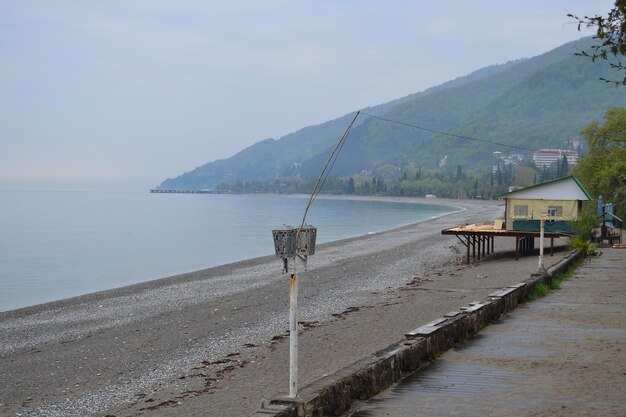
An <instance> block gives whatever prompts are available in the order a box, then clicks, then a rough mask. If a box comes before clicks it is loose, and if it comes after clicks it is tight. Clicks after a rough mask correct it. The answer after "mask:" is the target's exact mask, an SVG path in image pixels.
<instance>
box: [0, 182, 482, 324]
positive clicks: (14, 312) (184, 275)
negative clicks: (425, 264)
mask: <svg viewBox="0 0 626 417" xmlns="http://www.w3.org/2000/svg"><path fill="white" fill-rule="evenodd" d="M277 195H281V194H277ZM293 195H294V196H298V197H307V198H308V195H306V194H293ZM318 198H322V199H328V200H348V201H350V200H354V201H381V202H390V203H414V204H433V205H441V206H448V207H455V208H457V209H458V210H454V211H449V212H445V213H443V214H441V215H438V216H434V217H430V218H428V219H424V220H421V221H418V222H414V223H408V224H404V225H400V226H396V227H393V228H390V229H385V230H381V231H377V232H369V233H367V234H363V235H358V236H352V237H347V238H343V239H338V240H333V241H330V242H324V243H321V244H318V245H317V247H318V248H320V249H321V248H324V247H325V246H326V245H341V244H343V243H346V242H350V241H353V240H355V239H362V238H366V237H368V236H372V235H378V234H381V233H387V232H393V231H395V230H399V229H402V228H405V227H410V226H413V225H416V224H420V223H423V222H429V221H431V220H435V219H438V218H441V217H444V216H449V215H453V214H455V213H460V212H463V211H465V210H467V209H468V208H469V207H471V206H472V204H462V203H461V202H465V200H456V199H439V200H445V201H446V203H443V204H437V203H434V202H433V201H432V200H433V199H426V198H422V197H388V196H335V195H330V194H329V195H326V194H321V195H320V196H319V197H318ZM468 201H476V202H479V201H480V202H482V203H485V202H486V201H488V200H468ZM452 202H454V203H455V204H451V203H452ZM270 259H276V258H275V255H263V256H257V257H253V258H246V259H242V260H239V261H234V262H228V263H225V264H219V265H214V266H209V267H206V268H201V269H198V270H192V271H188V272H181V273H177V274H174V275H167V276H164V277H160V278H154V279H148V280H146V281H141V282H137V283H135V284H128V285H123V286H120V287H114V288H109V289H105V290H100V291H95V292H90V293H86V294H80V295H76V296H72V297H67V298H62V299H59V300H53V301H49V302H45V303H41V304H34V305H30V306H24V307H19V308H15V309H11V310H6V311H0V320H2V318H3V317H5V316H7V317H15V316H19V315H20V314H21V313H25V314H29V313H31V312H36V311H37V310H42V309H45V308H51V309H54V308H58V307H64V306H67V305H71V304H72V303H81V302H85V301H90V300H94V299H98V298H106V297H108V296H116V295H117V293H120V294H127V293H131V292H133V291H135V290H143V289H149V288H152V287H154V286H159V285H167V284H169V283H171V282H174V281H176V282H178V281H179V280H181V279H182V280H185V279H192V280H193V279H194V278H190V276H192V275H193V276H195V275H198V274H199V273H202V272H203V271H207V272H209V270H213V269H231V268H238V267H246V266H251V265H256V262H260V263H263V262H268V261H269V260H270ZM209 273H210V272H209ZM195 279H198V278H195Z"/></svg>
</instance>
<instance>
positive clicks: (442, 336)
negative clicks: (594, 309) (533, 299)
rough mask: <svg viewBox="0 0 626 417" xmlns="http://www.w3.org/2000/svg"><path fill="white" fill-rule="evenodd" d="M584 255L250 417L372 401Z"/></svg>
mask: <svg viewBox="0 0 626 417" xmlns="http://www.w3.org/2000/svg"><path fill="white" fill-rule="evenodd" d="M583 256H584V254H583V253H582V252H581V251H572V252H571V253H570V254H569V255H568V256H567V257H566V258H564V259H563V260H561V261H560V262H559V263H558V264H556V265H554V266H553V267H551V268H550V269H549V270H548V271H547V273H546V274H533V275H531V276H530V278H528V279H527V280H525V281H524V282H521V283H519V284H516V285H513V286H510V287H507V288H503V289H502V290H499V291H496V292H494V293H491V294H489V296H488V299H487V300H485V301H482V302H475V303H470V305H468V306H464V307H461V308H460V309H459V310H458V311H453V312H450V313H448V314H446V315H445V317H442V318H440V319H437V320H434V321H432V322H430V323H427V324H425V325H423V326H421V327H418V328H417V329H415V330H412V331H410V332H408V333H407V334H406V338H405V339H403V340H401V341H399V342H397V343H394V344H392V345H390V346H389V347H387V348H386V349H383V350H382V351H379V352H376V353H375V354H373V355H370V356H368V357H366V358H363V359H361V360H360V361H358V362H355V363H353V364H352V365H350V366H348V367H346V368H344V369H341V370H340V371H338V372H337V373H335V374H333V375H329V376H327V377H324V378H322V379H319V380H317V381H315V382H313V383H312V384H310V385H308V386H306V387H304V388H302V389H301V390H300V392H299V393H298V397H297V398H289V397H287V396H283V397H276V398H274V399H272V400H271V401H263V404H262V408H261V409H260V410H259V411H257V412H256V413H255V414H254V416H253V417H270V416H271V417H322V416H333V415H334V416H339V415H341V414H343V413H344V412H346V411H347V410H349V409H350V405H351V403H352V402H353V401H354V400H366V399H368V398H371V397H373V396H374V395H376V394H378V393H379V392H381V391H383V390H385V389H387V388H389V387H390V386H392V385H393V384H395V383H397V382H399V381H400V380H401V379H402V378H403V377H405V376H407V375H409V374H411V373H413V372H415V371H416V370H417V369H419V368H421V367H423V366H426V365H427V364H428V363H430V361H432V360H433V359H434V358H435V357H436V356H438V355H440V354H441V353H443V352H445V351H446V350H448V349H450V348H452V347H453V346H454V345H455V344H457V343H459V342H462V341H464V340H466V339H467V338H469V337H471V336H472V335H474V334H476V333H477V332H479V331H480V330H481V329H482V328H483V327H485V326H487V325H488V324H489V323H491V322H493V321H495V320H498V319H499V318H500V316H501V315H502V314H505V313H507V312H509V311H511V310H513V309H514V308H516V307H517V305H518V304H519V303H521V302H523V301H524V300H526V299H527V298H528V296H529V295H530V293H531V292H532V290H533V288H534V287H535V285H537V284H538V283H540V282H543V283H545V284H549V283H550V281H551V280H552V279H553V278H554V277H555V276H557V275H559V274H560V273H562V272H564V271H565V270H566V269H567V268H568V267H569V266H570V265H571V264H572V263H573V262H574V261H575V260H577V259H580V258H582V257H583Z"/></svg>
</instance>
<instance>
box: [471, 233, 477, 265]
mask: <svg viewBox="0 0 626 417" xmlns="http://www.w3.org/2000/svg"><path fill="white" fill-rule="evenodd" d="M472 258H473V259H474V261H475V260H476V236H475V235H474V236H472Z"/></svg>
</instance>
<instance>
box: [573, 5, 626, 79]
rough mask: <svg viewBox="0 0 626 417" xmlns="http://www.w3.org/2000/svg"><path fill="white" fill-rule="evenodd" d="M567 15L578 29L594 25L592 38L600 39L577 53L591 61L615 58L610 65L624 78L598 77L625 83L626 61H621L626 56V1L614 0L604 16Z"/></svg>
mask: <svg viewBox="0 0 626 417" xmlns="http://www.w3.org/2000/svg"><path fill="white" fill-rule="evenodd" d="M568 16H569V17H572V18H574V19H576V20H577V21H578V30H579V31H580V28H581V26H583V25H584V26H587V27H595V28H596V34H595V36H594V39H598V40H599V41H600V43H599V44H597V45H596V46H594V47H593V48H592V49H591V50H590V51H582V52H579V53H578V55H581V56H585V57H588V58H591V60H592V62H595V61H596V60H597V59H598V58H599V59H601V60H602V59H603V60H607V59H610V58H616V59H617V60H616V61H614V62H612V63H611V66H612V67H613V68H614V69H615V70H617V71H623V72H624V78H623V79H622V80H609V79H606V78H603V77H601V78H600V79H601V80H602V81H605V82H608V83H614V84H616V85H620V84H621V85H626V61H622V59H624V58H625V57H626V1H625V0H615V6H614V7H613V8H612V9H611V10H610V11H609V12H608V13H607V15H606V17H605V16H600V15H596V16H593V17H589V16H585V17H584V18H579V17H578V16H576V15H573V14H568Z"/></svg>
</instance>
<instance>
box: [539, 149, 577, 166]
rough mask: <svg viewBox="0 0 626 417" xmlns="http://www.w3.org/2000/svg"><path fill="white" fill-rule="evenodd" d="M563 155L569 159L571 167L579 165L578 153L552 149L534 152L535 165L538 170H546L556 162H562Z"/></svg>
mask: <svg viewBox="0 0 626 417" xmlns="http://www.w3.org/2000/svg"><path fill="white" fill-rule="evenodd" d="M563 155H565V158H567V163H568V165H569V166H574V165H576V164H577V163H578V153H577V152H576V151H573V150H569V149H552V148H545V149H539V150H538V151H535V152H533V163H534V164H535V167H537V168H546V167H549V166H550V165H552V164H553V163H555V162H556V161H560V160H561V159H562V158H563Z"/></svg>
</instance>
